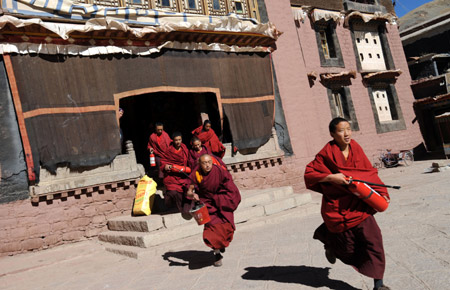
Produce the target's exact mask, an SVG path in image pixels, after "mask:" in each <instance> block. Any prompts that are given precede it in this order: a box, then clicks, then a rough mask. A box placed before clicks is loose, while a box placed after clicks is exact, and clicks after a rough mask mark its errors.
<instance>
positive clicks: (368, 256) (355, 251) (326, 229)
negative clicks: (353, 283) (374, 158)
mask: <svg viewBox="0 0 450 290" xmlns="http://www.w3.org/2000/svg"><path fill="white" fill-rule="evenodd" d="M339 172H340V173H343V174H344V175H346V176H352V177H353V178H355V179H361V180H365V181H368V182H374V183H379V184H382V182H381V180H380V178H379V177H378V174H377V170H376V169H375V168H373V167H372V165H371V163H370V161H369V160H368V159H367V157H366V155H365V154H364V152H363V150H362V148H361V146H359V144H358V143H357V142H356V141H354V140H352V141H351V142H350V150H349V155H348V158H347V160H345V158H344V155H343V154H342V152H341V151H340V149H339V146H338V145H337V144H336V143H335V142H334V141H331V142H329V143H328V144H327V145H325V147H324V148H323V149H322V150H321V151H320V152H319V153H318V154H317V155H316V158H315V159H314V160H313V161H312V162H311V163H309V164H308V165H307V167H306V171H305V183H306V187H307V188H309V189H311V190H314V191H317V192H320V193H322V194H323V196H322V210H321V213H322V217H323V220H324V224H322V225H321V226H320V227H319V228H317V229H316V231H315V232H314V239H318V240H320V241H321V242H322V243H324V245H325V248H326V249H328V250H331V251H332V252H333V253H334V254H335V255H336V257H337V258H338V259H340V260H341V261H342V262H344V263H345V264H348V265H352V266H353V267H354V268H355V270H357V271H358V272H360V273H361V274H363V275H366V276H369V277H372V278H374V279H382V278H383V275H384V270H385V265H386V262H385V255H384V249H383V239H382V235H381V231H380V228H379V227H378V225H377V223H376V221H375V218H374V217H373V214H374V213H375V210H374V209H373V208H371V207H370V206H369V205H367V204H366V203H365V202H364V201H362V200H361V199H359V198H358V197H356V196H355V195H353V194H352V193H351V192H350V191H349V190H348V187H347V186H344V185H335V184H331V183H323V182H322V183H320V182H319V180H321V179H322V178H324V177H326V176H328V175H330V174H334V173H339ZM371 187H372V188H373V189H375V190H376V191H377V192H378V193H380V194H381V195H383V196H387V197H389V195H388V193H387V190H386V188H384V187H380V186H371Z"/></svg>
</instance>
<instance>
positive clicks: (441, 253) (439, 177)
mask: <svg viewBox="0 0 450 290" xmlns="http://www.w3.org/2000/svg"><path fill="white" fill-rule="evenodd" d="M431 162H432V161H416V162H414V164H413V165H412V166H409V167H397V168H391V169H381V170H380V176H381V178H382V180H383V181H384V182H385V183H386V184H391V185H401V186H402V188H401V189H400V190H394V189H391V190H390V194H391V205H390V207H389V208H388V210H387V211H386V212H384V213H379V214H377V215H376V219H377V221H378V224H379V226H380V228H381V230H382V233H383V238H384V243H385V251H386V259H387V268H386V273H385V282H386V284H387V285H389V286H390V287H391V288H392V289H397V290H403V289H409V290H414V289H418V290H419V289H420V290H421V289H433V290H434V289H450V286H449V285H450V247H449V244H450V222H449V221H450V167H447V168H448V169H447V170H442V172H436V173H423V172H424V170H425V169H426V168H428V167H430V166H431ZM434 162H438V163H440V164H441V165H450V161H449V160H435V161H434ZM319 203H320V196H319V195H318V194H314V196H313V203H312V204H310V205H308V206H304V207H300V208H295V209H292V210H288V211H286V212H283V213H280V214H277V215H273V216H269V217H265V218H261V219H258V220H254V221H251V222H248V223H244V224H239V225H237V232H236V233H235V238H234V241H233V242H232V244H231V245H230V247H229V248H228V249H227V251H226V253H225V254H224V260H223V266H222V267H220V268H216V267H213V266H212V262H213V256H212V253H211V252H210V251H209V250H208V248H207V247H206V246H205V245H204V244H203V242H202V240H201V236H195V237H190V238H186V239H182V240H178V241H175V242H172V243H170V244H167V245H163V246H159V247H155V248H152V249H150V250H149V252H148V255H147V256H146V258H143V259H139V260H136V259H131V258H127V257H124V256H119V255H116V254H112V253H109V252H106V251H105V250H104V249H103V247H102V245H101V244H99V242H97V241H96V240H92V241H84V242H79V243H75V244H70V245H64V246H60V247H56V248H53V249H49V250H45V251H40V252H31V253H26V254H21V255H16V256H12V257H3V258H0V289H15V290H17V289H65V290H68V289H78V290H80V289H158V290H163V289H215V290H218V289H344V290H345V289H372V287H373V282H372V280H371V279H370V278H367V277H365V276H362V275H360V274H358V273H357V272H356V271H354V270H353V269H352V268H351V267H350V266H347V265H344V264H343V263H341V262H340V261H338V262H337V263H336V264H334V265H330V264H329V263H328V262H327V261H326V259H325V256H324V251H323V247H322V245H321V243H320V242H318V241H316V240H313V239H312V234H313V231H314V229H315V228H316V227H317V226H318V225H320V223H321V222H322V219H321V216H320V213H319V210H320V209H319Z"/></svg>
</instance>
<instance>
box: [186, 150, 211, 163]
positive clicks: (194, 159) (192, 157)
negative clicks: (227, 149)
mask: <svg viewBox="0 0 450 290" xmlns="http://www.w3.org/2000/svg"><path fill="white" fill-rule="evenodd" d="M203 154H208V155H211V154H212V153H211V150H209V148H208V147H206V146H204V145H202V150H200V152H197V151H195V150H194V149H190V150H189V161H188V164H189V167H190V168H194V167H196V166H197V164H198V159H199V158H200V156H202V155H203Z"/></svg>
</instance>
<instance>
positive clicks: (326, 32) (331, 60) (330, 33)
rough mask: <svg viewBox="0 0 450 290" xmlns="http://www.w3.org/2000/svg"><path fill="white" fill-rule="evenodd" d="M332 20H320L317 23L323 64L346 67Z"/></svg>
mask: <svg viewBox="0 0 450 290" xmlns="http://www.w3.org/2000/svg"><path fill="white" fill-rule="evenodd" d="M335 25H336V24H335V23H334V22H332V21H328V22H324V21H318V22H316V23H315V31H316V38H317V45H318V49H319V56H320V64H321V66H337V67H344V60H343V58H342V54H341V49H340V46H339V41H338V39H337V36H336V32H335Z"/></svg>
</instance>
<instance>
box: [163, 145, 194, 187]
mask: <svg viewBox="0 0 450 290" xmlns="http://www.w3.org/2000/svg"><path fill="white" fill-rule="evenodd" d="M188 158H189V151H188V149H187V147H186V145H184V144H181V148H180V149H179V150H177V149H175V147H173V144H170V146H169V148H168V149H167V151H166V153H165V157H163V158H161V170H162V171H163V172H164V179H163V182H164V185H165V186H166V190H168V191H171V190H175V191H178V192H183V191H184V189H183V186H184V184H185V182H186V179H187V176H186V175H184V174H183V173H179V172H171V171H166V170H164V167H165V166H166V164H170V165H174V164H175V165H180V166H187V163H188Z"/></svg>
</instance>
